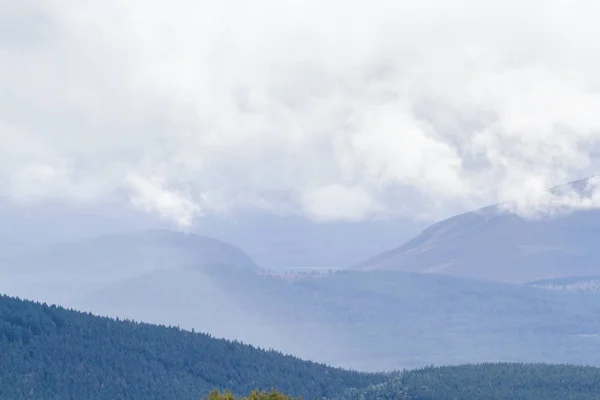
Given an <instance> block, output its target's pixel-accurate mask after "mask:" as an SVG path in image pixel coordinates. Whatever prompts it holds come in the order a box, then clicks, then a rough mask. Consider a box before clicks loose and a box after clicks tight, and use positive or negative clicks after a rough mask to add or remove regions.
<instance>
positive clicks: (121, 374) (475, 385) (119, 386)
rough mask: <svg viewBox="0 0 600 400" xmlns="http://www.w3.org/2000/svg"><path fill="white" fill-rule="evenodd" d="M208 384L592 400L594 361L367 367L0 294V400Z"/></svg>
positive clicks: (343, 396) (178, 391)
mask: <svg viewBox="0 0 600 400" xmlns="http://www.w3.org/2000/svg"><path fill="white" fill-rule="evenodd" d="M213 389H219V390H226V389H230V390H231V391H232V392H233V394H236V395H238V396H245V395H247V394H248V393H250V392H251V391H252V390H254V389H259V390H270V389H277V390H280V391H281V392H283V393H285V394H286V395H289V396H291V397H293V398H296V397H297V396H302V397H303V398H304V399H305V400H312V399H328V400H444V399H512V400H521V399H522V400H525V399H527V400H563V399H572V400H588V399H597V400H600V369H598V368H592V367H578V366H564V365H545V364H481V365H465V366H458V367H435V368H434V367H431V368H423V369H419V370H413V371H404V372H398V373H393V374H366V373H358V372H352V371H346V370H342V369H337V368H332V367H328V366H326V365H322V364H317V363H313V362H308V361H302V360H300V359H298V358H295V357H292V356H285V355H283V354H281V353H278V352H275V351H265V350H260V349H256V348H254V347H251V346H248V345H244V344H241V343H238V342H231V341H227V340H222V339H215V338H212V337H210V336H208V335H205V334H199V333H192V332H188V331H183V330H180V329H178V328H173V327H164V326H156V325H149V324H141V323H136V322H131V321H117V320H113V319H109V318H104V317H97V316H93V315H91V314H87V313H81V312H77V311H71V310H65V309H63V308H60V307H55V306H47V305H42V304H39V303H34V302H31V301H22V300H19V299H15V298H11V297H7V296H2V295H0V399H11V400H12V399H15V400H18V399H30V400H34V399H43V400H53V399H61V400H63V399H84V398H86V399H89V398H93V399H95V400H101V399H111V400H113V399H144V400H146V399H174V400H180V399H181V400H184V399H185V400H187V399H190V400H200V399H203V398H205V396H206V395H207V394H208V393H209V392H210V391H211V390H213ZM211 398H214V399H219V400H231V399H232V398H233V395H231V396H230V395H227V394H226V395H223V396H220V395H218V394H215V393H213V395H212V396H211ZM239 398H242V397H239ZM245 398H246V399H262V398H265V399H267V398H268V399H271V398H273V399H288V400H289V399H290V398H288V397H286V396H283V395H281V396H277V395H269V394H265V395H264V396H262V395H258V394H251V395H250V396H249V397H245Z"/></svg>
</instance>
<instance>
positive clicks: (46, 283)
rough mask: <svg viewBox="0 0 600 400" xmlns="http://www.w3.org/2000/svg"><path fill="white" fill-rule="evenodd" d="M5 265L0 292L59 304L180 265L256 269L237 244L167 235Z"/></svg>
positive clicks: (0, 268) (73, 248)
mask: <svg viewBox="0 0 600 400" xmlns="http://www.w3.org/2000/svg"><path fill="white" fill-rule="evenodd" d="M1 262H2V264H1V265H0V277H1V278H2V279H0V290H4V291H5V292H7V293H10V294H15V295H17V294H18V295H21V296H25V297H28V298H32V299H36V300H37V299H39V300H44V301H54V302H59V303H61V302H65V301H67V300H69V299H71V298H74V297H77V296H78V295H81V294H83V293H89V291H90V290H92V289H98V288H100V287H102V286H104V285H105V284H108V283H110V282H118V281H120V280H122V279H127V278H132V277H136V276H139V275H143V274H146V273H149V272H152V271H157V270H164V269H171V268H177V267H180V266H182V265H189V264H193V265H195V266H197V267H200V266H205V267H208V266H213V265H228V266H231V267H234V268H241V269H246V268H248V269H257V268H258V267H257V265H256V264H255V263H254V261H253V260H252V259H251V258H250V257H249V256H248V255H246V254H245V253H244V252H243V251H242V250H240V249H239V248H237V247H235V246H233V245H230V244H228V243H224V242H222V241H219V240H216V239H212V238H208V237H203V236H199V235H196V234H187V233H182V232H174V231H168V230H148V231H141V232H132V233H120V234H113V235H103V236H98V237H93V238H89V239H82V240H79V241H74V242H67V243H58V244H54V245H46V246H42V247H36V248H28V249H27V251H24V252H21V253H18V254H14V255H11V256H7V257H4V259H2V260H1ZM48 295H51V296H52V297H48Z"/></svg>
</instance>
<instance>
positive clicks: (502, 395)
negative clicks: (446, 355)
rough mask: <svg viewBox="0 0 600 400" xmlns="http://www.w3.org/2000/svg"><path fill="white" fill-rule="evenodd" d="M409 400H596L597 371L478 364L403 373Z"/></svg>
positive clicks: (598, 393)
mask: <svg viewBox="0 0 600 400" xmlns="http://www.w3.org/2000/svg"><path fill="white" fill-rule="evenodd" d="M402 384H403V385H404V386H405V391H406V394H407V396H406V397H405V398H406V399H410V400H430V399H431V400H433V399H435V400H438V399H439V400H445V399H448V400H451V399H452V400H454V399H457V400H458V399H511V400H520V399H531V400H538V399H539V400H567V399H569V400H583V399H586V400H587V399H600V369H598V368H592V367H576V366H567V365H547V364H481V365H465V366H460V367H440V368H434V367H431V368H423V369H419V370H415V371H410V372H406V373H405V374H404V375H403V379H402Z"/></svg>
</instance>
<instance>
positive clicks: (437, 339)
mask: <svg viewBox="0 0 600 400" xmlns="http://www.w3.org/2000/svg"><path fill="white" fill-rule="evenodd" d="M599 218H600V216H599V214H598V212H597V211H593V210H588V211H577V212H572V213H569V214H563V215H559V216H556V217H553V218H550V219H537V220H536V219H526V218H522V217H519V216H517V215H514V214H509V213H507V212H505V211H503V210H502V209H500V208H499V207H498V206H491V207H487V208H484V209H482V210H479V211H476V212H472V213H466V214H463V215H459V216H457V217H453V218H450V219H448V220H445V221H441V222H439V223H437V224H435V225H433V226H432V227H430V228H428V229H426V230H425V231H424V232H423V233H421V234H420V235H419V236H417V237H416V238H414V239H412V240H410V241H409V242H408V243H406V244H405V245H403V246H401V247H399V248H398V249H396V250H392V251H390V252H388V253H385V254H383V255H380V256H376V257H373V258H371V259H369V260H368V261H367V262H363V263H360V264H358V265H357V266H355V267H354V268H350V269H348V270H346V271H338V272H331V273H316V274H310V273H309V274H307V273H300V272H294V271H293V270H292V271H288V272H287V273H282V271H281V270H280V271H276V273H270V272H267V271H265V270H264V269H261V268H260V266H259V265H258V263H256V262H254V261H253V259H252V258H251V257H250V256H249V255H248V254H247V253H246V252H244V251H243V250H242V249H240V248H239V247H237V246H234V245H231V244H228V243H226V242H223V241H222V240H216V239H212V238H209V237H206V236H201V235H196V234H191V233H183V232H173V231H167V230H141V231H136V232H129V233H116V234H102V235H99V236H94V237H88V238H80V239H77V240H71V241H68V242H64V241H63V242H59V243H54V244H44V245H24V246H21V247H19V249H18V251H6V252H5V253H4V255H3V257H1V261H2V264H1V266H0V292H3V293H7V294H9V295H13V296H19V297H23V298H28V299H33V300H38V301H44V302H49V303H57V304H60V305H64V306H68V307H72V308H74V309H78V310H83V311H89V312H93V313H95V314H100V315H105V316H110V317H119V318H128V319H135V320H140V321H145V322H149V323H156V324H167V325H175V326H180V327H182V328H185V329H188V330H191V329H196V330H199V331H203V332H207V333H210V334H211V335H214V336H216V337H222V338H228V339H232V340H234V339H235V340H242V341H244V342H246V343H250V344H254V345H257V346H261V347H265V348H274V349H278V350H281V351H284V352H287V353H291V354H295V355H297V356H301V357H303V358H305V359H310V360H313V361H318V362H325V363H328V364H331V365H335V366H340V367H346V368H352V369H358V370H368V371H374V370H394V369H402V368H414V367H422V366H426V365H431V364H438V365H439V364H458V363H470V362H489V361H514V362H540V361H543V362H561V363H574V364H590V365H598V360H600V353H599V352H598V348H600V347H599V346H598V340H599V338H600V325H599V323H598V322H597V318H596V316H597V315H598V313H599V312H600V308H599V307H600V306H599V304H600V302H599V301H598V300H600V298H599V297H598V296H599V295H598V294H597V293H596V292H594V291H588V292H582V291H574V290H563V289H564V286H565V285H562V286H560V285H556V284H553V285H549V284H548V282H554V280H556V279H567V278H569V279H574V278H577V279H587V278H585V277H593V276H598V275H600V273H599V272H598V268H597V267H596V265H597V263H596V260H597V259H598V257H596V254H597V250H596V246H595V243H596V241H597V239H598V237H597V235H598V234H599V233H598V232H599V230H598V226H599V223H600V219H599ZM322 272H324V271H322ZM590 279H592V278H590ZM536 282H537V283H536ZM540 282H541V283H540ZM544 282H545V283H544ZM525 283H527V284H525ZM549 289H553V290H549Z"/></svg>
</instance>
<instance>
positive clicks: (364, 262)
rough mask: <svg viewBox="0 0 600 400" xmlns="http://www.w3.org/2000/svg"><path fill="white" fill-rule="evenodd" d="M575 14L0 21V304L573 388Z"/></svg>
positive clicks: (28, 11)
mask: <svg viewBox="0 0 600 400" xmlns="http://www.w3.org/2000/svg"><path fill="white" fill-rule="evenodd" d="M599 12H600V4H599V3H598V2H592V1H583V0H582V1H575V0H573V1H568V2H567V1H559V0H551V1H544V2H542V1H538V0H535V1H533V0H522V1H513V0H507V1H503V2H501V3H500V2H497V1H495V2H492V1H481V0H479V1H475V0H453V1H440V0H424V1H419V2H397V1H388V0H372V1H369V2H365V1H353V2H352V1H351V2H347V1H346V2H342V1H333V0H322V1H316V0H307V1H282V0H277V1H275V0H257V1H253V2H246V1H241V0H223V1H220V2H210V3H209V2H193V1H181V0H180V1H177V0H175V1H169V2H167V1H162V0H156V1H139V0H129V1H122V0H121V1H117V0H105V1H101V2H99V1H91V0H79V1H65V0H0V221H2V224H0V225H1V226H0V260H1V261H2V264H1V265H2V266H1V268H0V292H2V293H8V294H11V295H15V296H22V297H26V298H32V299H36V300H40V301H47V302H57V303H60V304H64V305H68V306H72V307H74V308H77V309H85V310H91V311H93V312H95V313H103V314H108V315H111V316H120V317H127V318H135V319H139V320H144V321H148V322H156V323H166V324H173V325H181V326H182V327H185V328H189V329H191V328H194V329H199V330H203V331H206V332H209V333H211V334H215V335H219V336H225V337H230V338H235V339H242V340H245V341H248V342H250V343H254V344H258V345H260V346H264V347H274V348H277V349H281V350H284V351H288V352H291V353H293V354H297V355H300V356H303V357H307V358H312V359H317V360H319V361H323V362H328V363H331V364H335V365H342V366H346V367H352V368H360V369H376V370H381V369H395V368H403V367H410V366H420V365H426V364H428V363H434V362H435V363H458V362H479V361H486V360H488V361H489V360H491V361H499V360H508V361H514V360H516V361H548V360H550V361H560V362H572V363H579V364H586V363H596V364H597V363H598V362H597V360H598V358H597V357H598V356H599V355H600V354H597V353H596V350H595V349H596V348H597V346H596V345H595V344H594V343H596V342H594V341H593V340H592V339H590V338H595V337H597V335H600V326H599V325H598V323H597V322H595V319H594V315H597V312H598V311H599V310H598V309H597V304H599V303H598V302H597V300H598V299H597V296H598V294H597V292H598V290H597V281H598V276H600V269H599V268H598V267H597V265H600V264H598V261H599V260H600V257H599V254H598V251H597V250H596V247H597V246H596V244H597V243H598V240H600V236H599V235H598V234H597V233H596V232H598V231H599V230H598V229H597V228H598V227H600V217H599V215H600V214H598V212H597V208H598V207H599V205H600V190H598V189H599V187H600V185H599V183H600V179H599V178H598V177H597V174H598V170H599V167H600V157H599V154H600V153H599V150H600V147H599V141H600V119H599V118H598V110H600V47H598V46H597V43H596V39H595V38H596V37H598V35H599V34H600V28H599V27H598V24H597V21H596V20H597V15H598V13H599ZM577 180H579V181H577ZM573 181H577V182H575V183H571V184H569V182H573ZM482 207H488V208H484V209H483V210H482V209H481V208H482ZM461 214H462V215H461ZM455 215H460V217H455V218H452V219H448V218H450V217H453V216H455ZM434 223H438V224H437V225H434V226H433V227H432V228H429V229H428V230H426V231H424V232H423V233H421V232H422V231H423V230H424V229H425V228H427V227H429V226H430V225H432V224H434ZM555 254H560V256H555ZM492 260H494V261H492ZM307 270H310V271H316V272H317V273H316V274H308V273H306V271H307ZM334 270H335V271H339V270H344V271H342V272H339V273H333V272H331V271H334ZM286 271H287V272H288V273H287V274H286V273H285V272H286ZM290 271H291V272H290ZM282 276H283V277H282ZM564 279H567V281H564ZM573 279H575V281H572V280H573ZM573 282H575V283H573ZM594 285H595V286H594ZM549 288H551V289H553V290H549ZM582 288H585V290H582ZM590 288H592V289H590ZM582 292H586V293H582ZM217 299H218V300H217ZM406 321H411V324H407V323H406ZM481 321H484V322H481ZM401 322H404V323H405V324H402V323H401ZM390 349H393V350H394V351H390ZM392 353H393V354H392Z"/></svg>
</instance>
